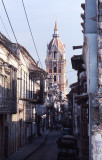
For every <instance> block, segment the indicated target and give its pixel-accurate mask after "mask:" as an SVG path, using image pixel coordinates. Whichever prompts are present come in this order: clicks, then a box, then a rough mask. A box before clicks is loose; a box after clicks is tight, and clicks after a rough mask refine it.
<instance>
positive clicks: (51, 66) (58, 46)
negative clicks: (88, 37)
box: [45, 22, 68, 98]
mask: <svg viewBox="0 0 102 160" xmlns="http://www.w3.org/2000/svg"><path fill="white" fill-rule="evenodd" d="M45 63H46V72H47V73H48V76H49V84H52V85H55V84H57V86H58V87H59V90H60V91H61V93H62V96H63V98H64V97H65V96H66V94H67V92H68V91H67V87H68V82H67V79H66V58H65V45H64V44H63V43H62V42H61V40H60V38H59V34H58V27H57V22H55V27H54V34H53V38H52V40H51V41H50V43H49V44H48V45H47V56H46V60H45Z"/></svg>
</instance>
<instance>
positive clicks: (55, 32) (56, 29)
mask: <svg viewBox="0 0 102 160" xmlns="http://www.w3.org/2000/svg"><path fill="white" fill-rule="evenodd" d="M54 36H58V27H57V21H55V28H54Z"/></svg>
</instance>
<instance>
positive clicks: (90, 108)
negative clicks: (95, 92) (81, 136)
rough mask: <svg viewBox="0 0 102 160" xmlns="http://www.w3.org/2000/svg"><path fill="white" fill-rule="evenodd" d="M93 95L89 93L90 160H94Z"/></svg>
mask: <svg viewBox="0 0 102 160" xmlns="http://www.w3.org/2000/svg"><path fill="white" fill-rule="evenodd" d="M91 111H92V94H91V93H89V160H92V116H91V113H92V112H91Z"/></svg>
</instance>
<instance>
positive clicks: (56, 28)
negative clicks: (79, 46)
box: [55, 21, 58, 31]
mask: <svg viewBox="0 0 102 160" xmlns="http://www.w3.org/2000/svg"><path fill="white" fill-rule="evenodd" d="M55 30H56V31H58V27H57V21H55Z"/></svg>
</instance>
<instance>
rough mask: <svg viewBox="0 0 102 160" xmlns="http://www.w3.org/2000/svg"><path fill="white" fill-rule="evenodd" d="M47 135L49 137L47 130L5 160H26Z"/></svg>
mask: <svg viewBox="0 0 102 160" xmlns="http://www.w3.org/2000/svg"><path fill="white" fill-rule="evenodd" d="M48 135H49V130H46V131H45V132H44V134H43V135H42V136H41V137H38V138H37V139H35V140H34V141H33V142H32V143H31V144H29V145H26V146H24V147H22V148H20V149H19V150H18V151H17V152H15V153H14V154H13V155H11V156H10V157H9V158H7V159H6V160H27V158H28V157H29V156H30V155H31V154H32V153H33V152H35V151H36V150H37V149H38V148H39V147H40V146H41V145H43V144H44V142H45V140H46V138H47V136H48Z"/></svg>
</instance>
